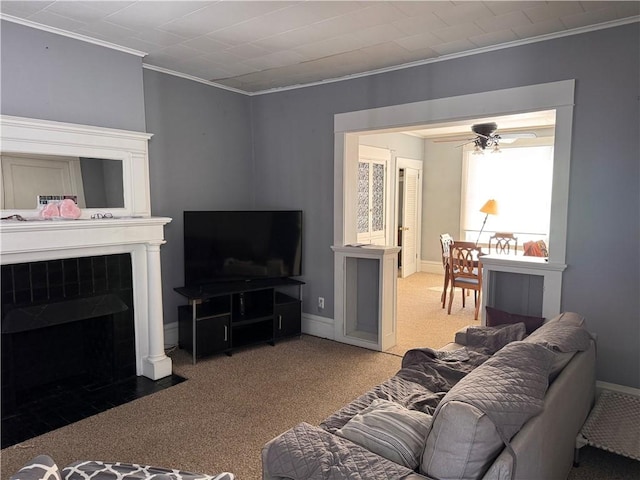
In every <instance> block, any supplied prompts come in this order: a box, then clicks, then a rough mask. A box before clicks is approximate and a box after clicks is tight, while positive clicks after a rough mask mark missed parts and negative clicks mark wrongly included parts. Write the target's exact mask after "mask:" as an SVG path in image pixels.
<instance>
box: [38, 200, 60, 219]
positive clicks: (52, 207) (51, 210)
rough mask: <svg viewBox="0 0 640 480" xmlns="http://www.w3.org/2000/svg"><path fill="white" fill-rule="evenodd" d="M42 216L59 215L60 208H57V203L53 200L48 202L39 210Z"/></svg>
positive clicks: (52, 216) (51, 216)
mask: <svg viewBox="0 0 640 480" xmlns="http://www.w3.org/2000/svg"><path fill="white" fill-rule="evenodd" d="M40 215H42V218H54V217H59V216H60V209H59V208H58V204H57V203H54V202H49V203H47V204H46V205H45V207H44V208H43V209H42V211H41V212H40Z"/></svg>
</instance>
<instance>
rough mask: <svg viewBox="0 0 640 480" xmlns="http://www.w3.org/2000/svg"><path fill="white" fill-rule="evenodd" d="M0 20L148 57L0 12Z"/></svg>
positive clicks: (129, 49)
mask: <svg viewBox="0 0 640 480" xmlns="http://www.w3.org/2000/svg"><path fill="white" fill-rule="evenodd" d="M0 20H6V21H7V22H12V23H17V24H20V25H24V26H25V27H31V28H35V29H36V30H43V31H45V32H49V33H55V34H56V35H62V36H63V37H69V38H73V39H75V40H80V41H82V42H87V43H92V44H94V45H99V46H101V47H107V48H110V49H111V50H117V51H119V52H124V53H128V54H130V55H135V56H136V57H141V58H144V57H146V56H147V55H148V53H146V52H141V51H140V50H134V49H133V48H129V47H123V46H121V45H117V44H115V43H111V42H106V41H104V40H98V39H97V38H93V37H89V36H87V35H82V34H80V33H73V32H70V31H68V30H62V29H61V28H56V27H50V26H48V25H43V24H42V23H37V22H32V21H31V20H25V19H24V18H18V17H14V16H12V15H7V14H5V13H1V12H0Z"/></svg>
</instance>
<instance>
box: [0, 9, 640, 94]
mask: <svg viewBox="0 0 640 480" xmlns="http://www.w3.org/2000/svg"><path fill="white" fill-rule="evenodd" d="M0 20H6V21H9V22H13V23H18V24H20V25H24V26H27V27H31V28H35V29H37V30H44V31H46V32H50V33H55V34H58V35H62V36H64V37H69V38H73V39H76V40H80V41H83V42H87V43H92V44H94V45H99V46H102V47H107V48H111V49H113V50H118V51H121V52H125V53H130V54H132V55H136V56H139V57H146V56H147V55H148V53H146V52H142V51H139V50H134V49H132V48H128V47H123V46H120V45H117V44H115V43H110V42H106V41H103V40H98V39H95V38H91V37H88V36H86V35H81V34H79V33H73V32H69V31H67V30H62V29H59V28H55V27H49V26H47V25H43V24H41V23H36V22H32V21H30V20H26V19H22V18H18V17H14V16H12V15H6V14H3V13H0ZM639 21H640V16H639V15H636V16H633V17H628V18H622V19H619V20H612V21H609V22H603V23H598V24H596V25H590V26H587V27H578V28H573V29H570V30H565V31H563V32H556V33H548V34H545V35H538V36H536V37H531V38H526V39H522V40H515V41H513V42H507V43H502V44H499V45H493V46H489V47H481V48H476V49H473V50H468V51H466V52H459V53H451V54H447V55H442V56H440V57H437V58H428V59H425V60H419V61H415V62H410V63H405V64H402V65H395V66H391V67H385V68H379V69H377V70H369V71H366V72H361V73H354V74H352V75H345V76H342V77H337V78H329V79H326V80H320V81H317V82H311V83H304V84H297V85H290V86H287V87H276V88H271V89H267V90H258V91H257V92H248V91H246V90H240V89H236V88H233V87H227V86H225V85H221V84H219V83H215V82H212V81H210V80H205V79H202V78H198V77H194V76H191V75H187V74H184V73H180V72H176V71H174V70H169V69H166V68H162V67H156V66H154V65H148V64H143V68H147V69H149V70H155V71H158V72H162V73H166V74H167V75H174V76H176V77H180V78H185V79H187V80H192V81H194V82H199V83H204V84H205V85H209V86H211V87H215V88H221V89H223V90H229V91H231V92H236V93H240V94H241V95H247V96H249V97H252V96H255V95H266V94H270V93H278V92H285V91H287V90H297V89H299V88H307V87H315V86H318V85H325V84H328V83H336V82H343V81H345V80H352V79H355V78H362V77H369V76H371V75H378V74H380V73H386V72H394V71H396V70H404V69H407V68H413V67H418V66H421V65H428V64H430V63H438V62H445V61H448V60H453V59H456V58H462V57H468V56H472V55H479V54H482V53H487V52H493V51H496V50H503V49H505V48H511V47H519V46H522V45H528V44H531V43H538V42H545V41H547V40H554V39H556V38H562V37H570V36H572V35H580V34H583V33H589V32H595V31H598V30H604V29H606V28H613V27H619V26H622V25H627V24H630V23H635V22H639Z"/></svg>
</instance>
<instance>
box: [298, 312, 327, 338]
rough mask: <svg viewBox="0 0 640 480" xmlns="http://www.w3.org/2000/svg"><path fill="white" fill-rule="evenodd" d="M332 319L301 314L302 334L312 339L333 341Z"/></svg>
mask: <svg viewBox="0 0 640 480" xmlns="http://www.w3.org/2000/svg"><path fill="white" fill-rule="evenodd" d="M333 325H334V323H333V318H327V317H321V316H319V315H312V314H310V313H304V312H302V333H306V334H308V335H313V336H314V337H321V338H328V339H329V340H333V339H334V327H333Z"/></svg>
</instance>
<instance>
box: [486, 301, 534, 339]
mask: <svg viewBox="0 0 640 480" xmlns="http://www.w3.org/2000/svg"><path fill="white" fill-rule="evenodd" d="M485 308H486V311H487V327H495V326H497V325H507V324H513V323H521V322H522V323H524V326H525V328H526V329H527V335H529V334H530V333H531V332H533V331H534V330H535V329H536V328H538V327H540V325H542V323H543V322H544V317H534V316H530V315H520V314H517V313H510V312H506V311H504V310H500V309H497V308H493V307H490V306H488V305H487V306H486V307H485Z"/></svg>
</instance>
